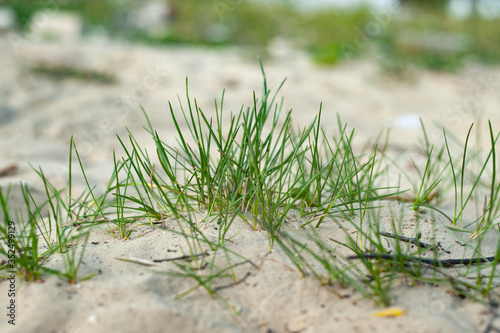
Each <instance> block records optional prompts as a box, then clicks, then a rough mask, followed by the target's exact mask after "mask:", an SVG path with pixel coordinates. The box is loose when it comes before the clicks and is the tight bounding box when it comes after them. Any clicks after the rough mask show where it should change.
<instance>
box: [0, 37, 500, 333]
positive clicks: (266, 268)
mask: <svg viewBox="0 0 500 333" xmlns="http://www.w3.org/2000/svg"><path fill="white" fill-rule="evenodd" d="M0 50H2V51H1V52H0V57H1V58H0V72H1V73H2V76H1V82H0V96H1V97H0V101H1V103H2V105H0V107H2V108H4V109H3V110H4V111H3V113H2V114H0V117H2V118H1V122H0V169H2V168H4V167H6V166H8V165H11V164H16V165H18V166H19V171H18V172H17V173H16V174H14V175H10V176H7V177H0V185H3V184H7V183H9V182H11V181H13V180H19V179H22V180H24V181H27V182H28V183H29V184H31V186H32V188H33V190H34V191H35V192H38V194H39V195H40V196H41V195H42V193H41V192H40V185H41V184H40V181H39V179H37V176H36V174H35V173H34V172H33V171H32V170H31V169H30V167H29V165H28V164H27V163H28V161H29V162H31V163H32V164H33V165H34V166H38V165H40V166H42V168H43V169H44V172H45V174H46V175H47V177H49V178H50V179H51V180H53V181H54V183H56V184H60V185H62V184H64V183H65V181H66V177H67V166H66V164H67V154H68V146H69V140H70V137H71V135H74V136H75V140H76V142H77V145H78V147H79V149H80V152H81V155H82V158H83V160H84V163H85V167H86V169H85V171H86V173H87V175H88V176H89V178H90V180H91V182H92V183H93V184H97V185H99V186H103V185H104V184H105V182H106V181H107V180H108V177H109V176H110V175H111V172H112V162H113V161H112V150H113V149H117V151H120V146H119V142H118V140H116V137H115V133H117V134H119V135H120V136H122V137H125V136H126V134H127V133H126V129H125V128H126V127H127V128H128V129H129V130H130V131H131V132H132V133H133V134H134V136H135V137H136V138H137V139H138V141H139V142H140V143H141V144H143V145H144V146H146V147H152V141H151V140H150V139H149V134H148V133H146V131H144V130H143V129H142V127H143V126H145V124H146V122H145V120H144V118H143V115H142V113H141V111H140V107H139V104H141V105H142V106H143V107H144V109H145V110H146V111H147V112H148V115H149V116H150V118H151V120H152V121H153V124H154V126H155V127H156V128H157V129H158V130H159V132H160V133H161V135H162V138H163V139H164V140H165V141H167V142H168V143H169V144H175V136H174V132H173V124H172V123H171V121H170V120H169V119H170V118H169V115H168V101H171V102H172V104H173V106H174V107H175V108H177V95H179V96H180V97H181V100H183V101H184V89H185V78H186V76H188V77H189V82H190V83H189V86H190V95H191V96H192V97H196V98H197V101H198V104H199V106H200V107H201V108H202V109H204V110H205V111H206V112H207V113H208V114H212V113H213V110H214V108H213V103H214V98H215V97H219V96H220V95H221V92H222V89H223V88H226V97H225V102H226V103H225V109H226V110H227V111H231V110H233V111H238V110H239V108H240V107H241V105H242V104H245V105H250V104H251V102H252V95H251V92H252V91H253V90H255V91H256V92H257V94H260V91H261V83H262V76H261V73H260V70H259V67H258V63H257V61H256V60H255V58H253V57H248V56H245V54H247V53H248V52H246V51H245V50H242V49H228V50H218V51H216V50H207V49H198V48H173V47H172V48H151V47H144V46H142V47H139V46H131V45H128V44H120V43H112V42H109V41H105V42H98V41H95V42H89V43H83V44H79V45H72V46H70V47H69V48H66V49H65V48H62V47H61V46H60V45H51V44H38V43H34V42H28V43H25V45H23V46H20V47H18V48H15V49H12V47H11V45H10V44H9V41H8V40H7V39H6V38H5V37H2V38H1V39H0ZM250 53H251V52H250ZM41 62H45V63H49V64H51V63H52V64H67V65H71V66H81V67H82V68H90V69H95V70H105V71H107V72H109V73H111V74H113V75H115V76H116V78H117V83H115V84H112V85H100V84H92V83H89V82H85V81H78V80H66V81H63V82H57V81H53V80H49V79H47V78H44V77H41V76H36V75H33V74H31V73H29V72H26V70H25V69H26V68H27V67H29V66H33V65H34V64H37V63H41ZM265 69H266V74H267V77H268V83H269V85H270V86H271V87H277V86H278V85H279V83H280V82H281V80H282V79H284V78H285V77H287V78H288V80H287V83H286V84H285V86H284V88H283V90H282V92H281V96H283V97H284V98H285V105H286V107H293V110H294V112H293V118H294V120H295V121H296V123H297V124H302V125H303V124H306V123H308V122H310V121H311V120H312V119H313V118H314V116H315V115H316V114H317V111H318V109H319V105H320V103H321V102H322V103H323V119H322V122H323V126H324V127H325V129H326V131H327V132H328V133H334V132H335V131H336V128H337V127H336V126H337V123H336V115H337V112H338V113H339V114H340V116H341V118H342V120H343V121H345V122H347V123H348V124H349V126H350V127H351V128H356V131H357V138H358V141H357V144H358V145H359V146H361V145H362V144H363V143H364V142H365V141H366V140H368V139H373V138H375V137H376V136H377V134H378V133H379V131H381V130H383V129H385V128H387V127H391V128H392V132H391V133H392V140H391V143H392V145H391V150H392V151H393V152H395V153H397V152H399V151H400V150H401V149H405V148H409V149H411V150H412V151H414V150H415V149H414V148H415V145H416V144H418V142H419V140H420V139H421V135H420V128H419V125H418V123H417V122H416V120H417V119H418V117H422V119H423V120H424V123H425V124H426V125H427V126H428V130H429V133H430V139H431V141H432V142H436V143H438V142H441V140H442V139H441V134H440V130H439V129H437V130H436V129H434V128H433V126H432V123H433V122H435V121H437V122H440V123H442V124H443V125H444V126H446V127H447V128H448V129H449V130H450V132H452V133H454V134H455V135H457V136H459V137H460V138H461V139H462V140H463V139H464V138H465V134H466V133H467V129H468V127H469V126H470V124H471V122H473V121H474V116H473V115H472V113H471V112H469V111H467V110H465V111H464V110H462V109H460V105H472V106H473V107H474V108H475V111H478V112H479V111H480V112H481V113H482V114H483V116H482V117H481V119H482V120H483V124H482V125H481V126H482V127H481V129H482V131H481V133H482V135H483V136H484V137H485V138H487V132H486V131H485V129H486V126H485V121H486V120H487V119H491V121H492V125H493V128H494V129H496V130H497V131H498V130H499V129H500V113H499V112H498V110H500V97H499V96H500V94H498V90H499V88H500V80H499V74H500V68H485V67H482V66H473V65H471V66H468V67H467V68H466V69H465V70H464V71H463V72H461V73H459V74H457V75H452V74H446V73H432V72H425V71H413V72H412V73H411V75H409V76H406V77H405V78H404V79H401V78H394V77H387V76H386V75H385V74H384V73H383V72H381V71H380V70H379V69H378V67H377V66H376V64H373V63H370V62H362V61H360V62H355V63H348V64H344V65H341V66H338V67H332V68H323V67H316V66H315V65H313V64H312V63H310V61H309V60H308V58H307V57H306V56H305V55H303V54H301V53H298V52H297V53H295V54H293V55H290V56H284V57H282V58H275V59H270V60H267V61H265ZM153 73H155V74H154V75H153ZM134 94H135V97H134V96H133V95H134ZM130 96H132V97H130ZM120 101H121V102H120ZM0 110H2V109H0ZM227 115H229V112H227ZM77 181H78V182H79V184H80V186H81V185H82V184H83V183H82V179H81V178H80V179H77ZM17 201H18V202H19V201H20V199H19V198H18V199H17ZM387 205H388V207H392V209H393V210H395V211H399V203H388V204H387ZM403 213H404V214H405V219H404V221H405V223H406V224H405V226H403V228H402V234H404V235H407V236H414V234H413V232H414V228H415V223H416V219H415V216H414V215H412V213H411V212H410V211H409V210H408V209H406V210H403ZM380 218H381V229H383V228H385V230H387V231H390V230H391V229H390V225H389V221H390V213H389V208H386V209H385V210H383V211H382V213H381V217H380ZM431 218H434V219H436V218H438V217H436V216H433V215H432V214H431V213H430V212H426V213H425V214H424V215H423V217H422V221H426V220H427V221H429V219H431ZM469 218H471V216H470V217H469ZM167 222H168V223H169V226H170V227H172V228H177V223H176V221H173V220H168V221H167ZM295 222H296V223H299V222H300V221H295ZM412 223H413V224H412ZM427 223H429V222H427ZM441 223H444V221H441V220H437V221H436V225H437V226H438V227H437V229H436V230H437V231H436V235H437V240H438V241H439V242H440V243H441V245H442V246H443V248H445V249H446V250H447V251H450V254H447V255H445V256H443V258H462V257H464V256H468V255H471V254H470V253H464V252H463V248H462V247H460V245H458V244H457V243H456V242H455V241H456V239H455V238H454V237H453V236H452V235H449V234H446V231H445V229H444V228H442V227H439V226H440V225H441ZM429 226H430V224H428V225H427V226H426V225H425V222H421V224H420V226H419V228H420V229H421V232H422V240H423V241H425V240H428V241H431V240H432V235H433V230H432V229H431V228H430V227H429ZM214 227H215V225H209V226H207V228H208V230H210V228H214ZM286 228H287V230H289V231H290V232H292V233H293V234H294V235H295V236H296V237H302V236H303V235H304V234H305V231H297V230H295V227H294V225H293V224H290V225H287V226H286ZM346 228H347V226H346ZM105 229H106V228H105V226H103V230H98V229H96V230H94V231H93V232H92V234H91V239H90V243H89V245H88V248H87V251H86V253H85V257H84V263H85V264H84V265H82V268H81V276H85V275H86V274H90V273H93V272H100V273H99V274H98V275H97V276H95V277H94V278H92V279H90V280H88V281H84V282H81V283H79V284H77V285H71V284H68V283H67V282H65V281H62V280H59V279H58V278H56V277H53V276H46V277H44V282H43V283H23V284H20V285H19V287H20V289H19V292H18V294H17V297H16V300H17V304H18V316H17V325H16V326H15V328H13V327H11V326H10V325H7V323H6V320H5V316H4V315H2V318H4V319H2V320H1V321H0V331H1V332H141V331H142V332H333V331H335V332H337V331H339V332H344V331H345V332H368V331H369V332H474V331H480V330H483V329H484V328H485V327H486V325H487V323H488V321H489V318H490V315H489V310H488V308H487V307H485V306H483V305H480V304H475V303H473V302H472V301H470V300H462V299H460V298H458V297H456V296H455V295H454V294H453V293H451V292H449V291H447V290H446V289H444V288H438V287H433V286H426V285H415V286H413V287H412V286H410V285H408V284H406V283H405V281H404V280H397V281H396V282H395V284H394V290H393V296H394V306H398V307H401V308H403V309H405V310H406V313H405V314H404V315H403V316H400V317H397V318H377V317H374V316H373V315H372V314H373V313H374V312H376V311H378V310H380V309H379V308H377V307H375V306H374V305H373V302H372V301H370V300H366V299H363V298H362V297H361V296H360V295H359V294H357V293H355V292H354V291H353V290H350V289H342V288H340V287H339V286H334V287H325V286H321V285H320V283H319V282H318V281H317V280H315V279H314V278H312V277H307V278H302V277H301V276H300V274H299V272H298V271H297V270H296V269H295V268H294V267H293V266H292V264H291V263H290V261H289V260H288V259H287V258H286V256H285V255H284V254H283V253H282V251H280V250H279V248H278V246H275V248H274V249H273V251H272V253H269V243H268V239H267V234H266V233H265V232H259V231H253V230H251V229H250V228H249V227H248V226H247V225H246V224H245V223H243V222H242V221H240V220H236V222H235V224H234V225H233V226H232V228H231V230H230V233H231V234H234V238H233V239H232V241H231V242H230V243H228V244H229V245H228V246H229V247H230V248H231V249H233V250H235V251H236V252H238V253H241V254H242V255H244V256H245V257H246V258H248V259H249V260H251V261H252V262H253V263H254V264H255V266H253V265H252V264H249V263H246V264H242V265H240V266H238V267H237V268H236V269H235V274H236V276H237V277H238V278H240V279H242V278H244V277H245V276H247V275H248V276H247V277H246V279H245V280H244V282H242V283H240V284H238V285H234V286H231V287H228V288H224V289H221V290H220V291H219V293H220V295H221V297H223V298H224V299H225V300H226V301H227V302H228V304H230V305H231V306H233V307H234V308H235V309H237V310H238V311H240V312H241V316H239V317H237V316H235V315H233V314H232V313H231V311H229V310H228V309H227V308H226V307H225V306H223V305H222V303H221V302H220V301H217V300H215V299H214V298H211V297H210V296H209V295H208V294H207V293H206V292H205V291H203V290H201V289H199V290H196V291H194V292H192V293H191V294H189V295H187V296H185V297H184V298H181V299H175V296H176V295H177V294H179V293H180V292H183V291H184V290H186V289H188V288H190V287H191V286H193V281H191V280H187V279H179V278H175V277H172V276H166V275H161V274H155V273H152V272H151V269H154V270H157V271H164V270H168V269H172V268H173V264H172V263H161V264H158V265H157V266H155V267H153V268H151V267H146V266H140V265H137V264H134V263H129V262H123V261H119V260H116V258H117V257H121V258H130V257H135V258H141V259H146V260H151V259H161V258H172V257H177V256H181V255H183V252H182V250H181V248H184V250H185V251H186V247H185V244H184V243H183V242H184V241H183V240H182V239H181V238H180V237H178V236H175V235H173V234H171V233H168V232H165V231H163V230H160V229H157V228H156V229H154V228H151V227H149V226H135V227H134V231H133V233H132V236H131V239H129V240H117V239H114V238H112V237H111V235H110V234H109V233H108V232H106V230H105ZM319 232H320V233H321V235H322V237H324V239H325V241H328V239H329V238H330V237H334V238H336V237H343V234H342V232H340V231H339V226H338V225H337V224H336V223H333V222H328V223H324V224H323V225H322V226H321V228H320V229H319ZM213 233H214V234H216V233H217V231H216V230H213ZM490 238H491V239H490ZM490 238H489V239H488V242H487V243H485V244H483V253H482V254H483V255H485V256H486V255H493V254H494V251H495V249H496V235H493V236H492V237H490ZM389 241H390V240H389ZM329 242H330V243H331V244H332V247H333V246H334V243H333V242H331V241H329ZM388 244H393V243H391V242H388ZM169 250H170V252H169ZM219 259H220V258H219ZM233 260H234V263H236V262H238V261H240V260H241V259H236V258H233ZM221 263H223V262H221ZM49 265H50V266H51V267H61V266H60V265H61V258H60V257H58V255H54V256H53V258H52V259H51V260H50V262H49ZM256 266H257V267H256ZM451 271H453V269H451ZM232 282H234V281H233V280H231V279H223V280H221V281H217V282H215V285H216V286H225V285H228V284H231V283H232ZM18 283H19V281H18ZM7 288H8V286H7V282H6V281H0V300H6V299H7V298H6V295H7V291H6V290H7ZM339 295H342V296H343V297H342V298H341V297H339ZM2 304H3V303H2ZM2 307H3V305H2ZM2 313H4V312H2ZM496 324H498V323H496Z"/></svg>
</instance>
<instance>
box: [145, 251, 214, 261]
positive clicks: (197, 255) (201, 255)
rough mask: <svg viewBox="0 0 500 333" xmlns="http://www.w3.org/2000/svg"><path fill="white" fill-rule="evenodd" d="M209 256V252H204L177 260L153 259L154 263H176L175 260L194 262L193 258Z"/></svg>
mask: <svg viewBox="0 0 500 333" xmlns="http://www.w3.org/2000/svg"><path fill="white" fill-rule="evenodd" d="M208 255H209V254H208V252H203V253H198V254H194V255H192V256H191V255H186V256H181V257H175V258H166V259H153V262H164V261H174V260H188V261H189V260H192V259H193V258H197V257H207V256H208Z"/></svg>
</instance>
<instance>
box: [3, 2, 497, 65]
mask: <svg viewBox="0 0 500 333" xmlns="http://www.w3.org/2000/svg"><path fill="white" fill-rule="evenodd" d="M60 2H61V3H62V2H63V3H65V5H63V6H61V7H62V8H61V9H64V10H70V11H77V12H79V13H80V14H81V16H82V18H83V19H84V22H85V25H86V27H87V30H88V31H91V30H92V29H93V28H95V27H100V28H105V29H106V30H107V31H108V32H109V33H110V34H111V35H119V36H124V37H126V38H129V39H131V40H134V41H138V42H145V43H155V44H171V43H187V44H198V45H206V46H221V45H222V46H224V45H245V46H252V47H256V48H258V49H259V51H264V50H266V47H267V46H268V45H269V43H270V42H271V41H272V40H273V39H274V38H276V37H281V38H284V39H286V40H289V41H291V42H292V43H293V44H295V45H296V46H298V47H300V48H304V49H306V50H307V51H308V52H309V53H310V54H311V56H312V58H313V59H314V60H315V61H316V62H318V63H321V64H336V63H339V62H342V61H345V60H346V59H351V58H355V57H360V56H374V57H376V59H379V60H380V61H381V63H382V65H383V66H384V67H385V68H388V69H390V70H401V69H404V68H406V67H407V66H408V65H418V66H422V67H425V68H430V69H435V70H447V71H454V70H457V69H459V68H461V66H462V65H463V64H464V62H465V61H467V60H468V59H472V60H477V61H482V62H485V63H489V64H497V63H500V29H498V27H499V26H500V25H499V23H500V20H499V19H495V20H486V19H482V18H480V17H478V16H477V15H472V16H471V17H470V18H468V19H466V20H458V19H454V18H452V17H449V16H447V15H446V14H445V12H444V10H443V9H444V8H445V5H446V1H445V0H439V1H437V0H401V2H404V3H406V4H408V8H409V10H410V14H409V13H408V11H407V10H406V11H403V10H401V9H399V10H397V11H394V13H393V14H389V15H386V16H380V14H375V13H372V12H371V11H370V10H369V9H367V8H359V9H356V10H353V9H351V10H347V9H344V10H339V9H322V10H318V11H304V10H298V9H297V8H293V7H291V6H288V5H286V1H283V2H281V3H280V2H272V3H270V2H264V1H262V2H258V3H256V2H248V1H245V0H210V1H199V0H170V1H169V3H170V4H171V6H172V8H174V15H173V17H172V19H171V22H170V23H169V27H168V29H167V30H165V31H164V32H163V33H156V34H148V33H146V32H143V31H140V30H134V29H130V28H127V29H125V28H124V27H123V25H122V21H123V19H122V18H123V16H124V15H126V13H127V12H128V11H130V10H133V8H136V7H137V6H139V5H140V4H141V3H144V2H141V1H136V0H129V1H122V2H120V1H112V0H87V1H83V0H73V1H71V0H66V1H60ZM6 3H7V4H8V5H10V6H11V7H12V8H13V9H14V10H15V12H16V14H17V16H18V18H19V20H20V22H21V23H23V24H24V26H25V27H26V26H27V24H29V19H30V17H31V15H32V14H33V12H34V11H36V10H39V9H41V8H53V7H54V6H53V5H51V4H53V3H55V1H35V0H11V1H6ZM408 8H406V9H408ZM264 57H265V54H264Z"/></svg>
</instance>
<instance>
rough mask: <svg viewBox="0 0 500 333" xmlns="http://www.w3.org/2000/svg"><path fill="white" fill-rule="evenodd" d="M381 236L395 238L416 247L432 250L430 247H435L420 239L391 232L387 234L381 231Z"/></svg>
mask: <svg viewBox="0 0 500 333" xmlns="http://www.w3.org/2000/svg"><path fill="white" fill-rule="evenodd" d="M380 235H381V236H385V237H390V238H394V239H396V240H400V241H402V242H406V243H410V244H414V245H416V246H418V247H421V248H430V247H433V245H431V244H427V243H424V242H421V241H420V240H419V238H417V237H414V238H409V237H405V236H400V235H396V234H391V233H390V232H385V231H380Z"/></svg>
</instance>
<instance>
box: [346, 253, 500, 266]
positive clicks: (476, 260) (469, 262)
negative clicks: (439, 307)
mask: <svg viewBox="0 0 500 333" xmlns="http://www.w3.org/2000/svg"><path fill="white" fill-rule="evenodd" d="M362 258H364V259H385V260H400V259H402V260H405V261H413V262H421V263H424V264H428V265H432V266H435V267H439V266H440V267H452V266H454V265H473V264H481V263H485V262H490V261H493V260H495V256H493V257H481V258H468V259H443V260H440V259H430V258H419V257H407V256H400V255H392V254H381V253H378V254H377V253H373V254H372V253H370V254H362V255H360V256H350V257H347V259H349V260H352V259H362Z"/></svg>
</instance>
